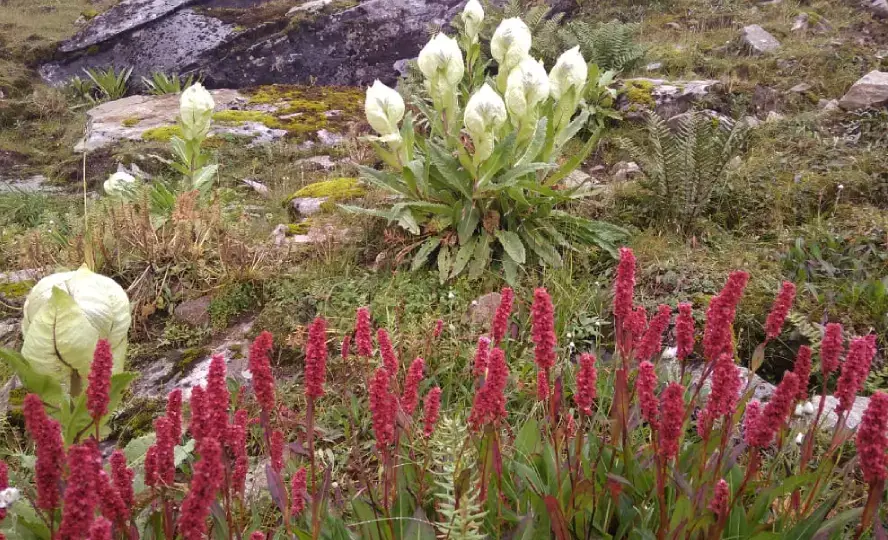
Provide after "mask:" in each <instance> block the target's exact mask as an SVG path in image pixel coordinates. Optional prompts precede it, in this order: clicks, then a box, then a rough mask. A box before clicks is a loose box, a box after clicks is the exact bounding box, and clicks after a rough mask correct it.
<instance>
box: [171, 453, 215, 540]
mask: <svg viewBox="0 0 888 540" xmlns="http://www.w3.org/2000/svg"><path fill="white" fill-rule="evenodd" d="M199 452H200V460H199V461H198V462H197V463H196V464H195V465H194V475H193V476H192V477H191V486H190V488H189V490H188V494H187V495H186V496H185V499H184V500H183V501H182V506H181V510H180V512H179V521H178V523H177V524H176V525H177V527H178V530H179V534H181V535H182V538H184V539H185V540H203V539H204V538H206V535H207V532H208V531H207V517H208V516H209V515H210V505H211V504H213V500H214V499H215V498H216V492H217V491H218V490H219V487H220V486H221V484H222V481H223V479H224V478H225V470H224V469H223V467H222V448H221V447H220V446H219V442H218V441H216V440H215V439H210V438H206V439H204V440H202V441H201V442H200V447H199Z"/></svg>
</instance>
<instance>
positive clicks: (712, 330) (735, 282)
mask: <svg viewBox="0 0 888 540" xmlns="http://www.w3.org/2000/svg"><path fill="white" fill-rule="evenodd" d="M748 282H749V274H747V273H746V272H742V271H736V272H731V275H730V276H728V281H727V282H726V283H725V286H724V288H723V289H722V290H721V292H720V293H719V294H718V295H717V296H715V297H713V299H712V300H711V301H710V302H709V307H708V308H707V309H706V327H705V328H704V329H703V355H704V356H705V357H706V359H707V360H709V361H710V362H713V361H715V360H716V359H718V357H719V356H721V355H722V354H725V353H728V354H732V355H733V352H734V343H733V336H732V329H733V326H734V317H735V316H736V314H737V305H738V304H739V303H740V298H741V297H742V296H743V291H744V290H745V289H746V284H747V283H748Z"/></svg>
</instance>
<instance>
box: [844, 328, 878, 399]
mask: <svg viewBox="0 0 888 540" xmlns="http://www.w3.org/2000/svg"><path fill="white" fill-rule="evenodd" d="M875 355H876V336H875V335H874V334H870V335H868V336H866V337H858V338H854V339H852V340H851V345H850V346H849V347H848V357H847V358H846V359H845V363H844V364H842V373H841V375H840V376H839V381H838V383H836V397H837V398H838V400H839V404H838V406H837V407H836V414H838V415H842V414H843V413H845V412H847V411H850V410H851V407H852V406H853V405H854V398H855V397H857V392H859V391H860V387H861V385H862V384H863V381H865V380H866V377H867V375H869V370H870V363H872V360H873V357H874V356H875Z"/></svg>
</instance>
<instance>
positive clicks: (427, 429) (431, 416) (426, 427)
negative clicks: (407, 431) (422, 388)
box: [422, 386, 441, 437]
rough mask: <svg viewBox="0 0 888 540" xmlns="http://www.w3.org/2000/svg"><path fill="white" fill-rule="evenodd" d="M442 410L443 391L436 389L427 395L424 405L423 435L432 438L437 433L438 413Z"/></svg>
mask: <svg viewBox="0 0 888 540" xmlns="http://www.w3.org/2000/svg"><path fill="white" fill-rule="evenodd" d="M440 410H441V389H440V388H439V387H437V386H436V387H434V388H432V389H431V390H429V392H428V393H427V394H426V397H425V404H424V405H423V419H422V424H423V434H424V435H425V436H426V437H431V436H432V433H434V432H435V424H437V423H438V413H439V412H440Z"/></svg>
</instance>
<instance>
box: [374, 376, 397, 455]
mask: <svg viewBox="0 0 888 540" xmlns="http://www.w3.org/2000/svg"><path fill="white" fill-rule="evenodd" d="M390 384H391V375H390V374H389V371H388V370H387V369H385V367H380V368H378V369H377V370H376V372H375V373H374V374H373V378H372V379H371V381H370V414H371V416H372V419H373V433H374V435H375V436H376V448H377V449H379V450H383V449H385V448H386V447H388V446H389V445H390V444H393V443H394V442H395V412H396V411H395V403H396V402H397V398H396V397H395V396H393V395H392V394H391V392H390V391H389V385H390Z"/></svg>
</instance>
